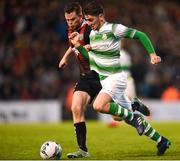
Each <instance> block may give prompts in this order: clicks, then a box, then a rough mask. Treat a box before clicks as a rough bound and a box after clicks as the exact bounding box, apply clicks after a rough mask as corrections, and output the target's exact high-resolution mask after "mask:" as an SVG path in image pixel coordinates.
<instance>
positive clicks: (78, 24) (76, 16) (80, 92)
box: [59, 2, 101, 158]
mask: <svg viewBox="0 0 180 161" xmlns="http://www.w3.org/2000/svg"><path fill="white" fill-rule="evenodd" d="M64 12H65V19H66V21H67V25H68V35H69V34H70V33H71V32H73V31H77V32H78V33H80V43H81V44H82V45H86V44H89V34H90V31H91V28H90V26H88V25H87V24H86V22H85V20H84V19H83V14H82V8H81V6H80V5H79V3H75V2H74V3H69V4H67V5H66V7H65V9H64ZM69 44H70V47H69V48H68V50H67V51H66V53H65V55H64V56H63V58H62V59H61V61H60V63H59V67H60V68H62V67H64V66H65V65H66V64H67V61H68V58H69V56H70V55H73V54H74V55H75V56H76V58H77V62H78V64H79V69H80V77H79V80H78V81H77V83H76V86H75V89H74V93H73V100H72V105H71V110H72V115H73V123H74V129H75V133H76V138H77V143H78V146H79V150H78V151H77V152H73V153H69V154H67V156H68V158H81V157H88V156H89V153H88V149H87V146H86V124H85V116H84V110H85V107H86V106H87V105H88V104H89V103H91V101H92V100H93V99H94V97H95V96H96V95H97V94H98V93H99V91H100V89H101V84H100V81H99V77H98V74H97V73H96V72H95V71H91V70H90V67H89V61H88V60H87V59H84V57H83V56H82V55H81V53H79V52H78V51H77V50H76V49H75V48H74V46H73V45H72V44H71V42H70V41H69Z"/></svg>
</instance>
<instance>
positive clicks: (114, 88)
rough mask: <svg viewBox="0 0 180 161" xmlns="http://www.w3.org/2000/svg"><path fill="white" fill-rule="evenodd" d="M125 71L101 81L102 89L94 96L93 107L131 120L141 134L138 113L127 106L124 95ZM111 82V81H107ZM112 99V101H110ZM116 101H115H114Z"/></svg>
mask: <svg viewBox="0 0 180 161" xmlns="http://www.w3.org/2000/svg"><path fill="white" fill-rule="evenodd" d="M126 80H127V77H126V75H125V73H123V72H122V73H117V74H114V75H111V76H109V77H107V78H106V79H104V80H103V81H101V84H102V87H103V88H102V90H101V91H100V93H99V94H98V96H97V97H96V99H95V101H94V104H93V107H94V109H95V110H96V111H98V112H102V113H107V114H111V115H116V116H120V117H122V118H124V119H128V120H129V121H131V122H132V123H133V124H134V126H135V127H136V129H137V131H138V133H139V134H140V135H141V134H142V133H143V131H144V125H143V123H142V120H140V119H141V118H140V117H139V116H138V114H133V113H132V112H131V111H130V110H129V108H130V107H131V104H130V100H129V99H128V98H127V97H125V96H124V91H125V89H126V85H127V82H126ZM109 82H111V83H109ZM111 100H113V101H114V102H111ZM116 102H117V103H116Z"/></svg>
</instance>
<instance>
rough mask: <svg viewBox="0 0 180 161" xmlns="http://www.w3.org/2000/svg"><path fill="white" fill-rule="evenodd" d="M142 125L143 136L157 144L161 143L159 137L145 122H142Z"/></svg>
mask: <svg viewBox="0 0 180 161" xmlns="http://www.w3.org/2000/svg"><path fill="white" fill-rule="evenodd" d="M144 124H145V126H146V129H145V131H144V135H146V136H148V137H149V138H151V139H152V140H154V141H156V142H157V143H159V142H160V141H161V135H160V134H159V133H158V132H157V131H156V130H155V129H154V128H152V127H151V125H150V124H149V123H148V122H147V121H146V120H144Z"/></svg>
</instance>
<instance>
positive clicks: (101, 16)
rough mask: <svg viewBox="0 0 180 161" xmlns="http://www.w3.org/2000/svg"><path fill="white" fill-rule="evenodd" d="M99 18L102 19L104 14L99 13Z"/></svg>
mask: <svg viewBox="0 0 180 161" xmlns="http://www.w3.org/2000/svg"><path fill="white" fill-rule="evenodd" d="M99 19H100V21H104V14H102V13H101V14H99Z"/></svg>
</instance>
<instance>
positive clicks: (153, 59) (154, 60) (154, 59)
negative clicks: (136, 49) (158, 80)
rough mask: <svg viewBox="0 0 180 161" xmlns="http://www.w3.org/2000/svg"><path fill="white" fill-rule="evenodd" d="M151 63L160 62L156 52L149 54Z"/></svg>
mask: <svg viewBox="0 0 180 161" xmlns="http://www.w3.org/2000/svg"><path fill="white" fill-rule="evenodd" d="M150 58H151V64H158V63H160V62H161V57H160V56H157V55H156V53H152V54H150Z"/></svg>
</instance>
